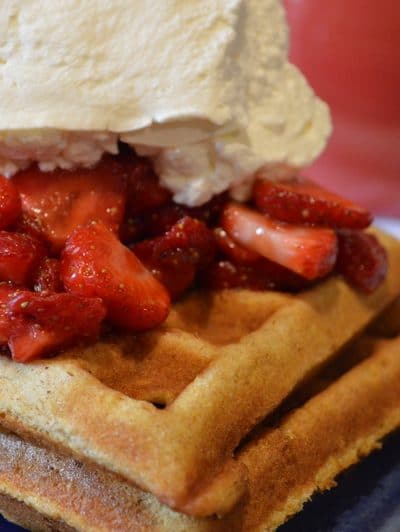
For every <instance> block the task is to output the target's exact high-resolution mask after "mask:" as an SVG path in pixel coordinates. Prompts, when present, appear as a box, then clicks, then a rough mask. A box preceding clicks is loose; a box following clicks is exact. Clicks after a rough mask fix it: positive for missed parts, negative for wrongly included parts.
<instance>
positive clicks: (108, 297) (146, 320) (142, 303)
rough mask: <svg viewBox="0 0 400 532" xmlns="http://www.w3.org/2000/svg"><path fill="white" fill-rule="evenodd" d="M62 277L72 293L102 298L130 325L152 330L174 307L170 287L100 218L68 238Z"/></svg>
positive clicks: (115, 318) (112, 314)
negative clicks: (144, 264)
mask: <svg viewBox="0 0 400 532" xmlns="http://www.w3.org/2000/svg"><path fill="white" fill-rule="evenodd" d="M61 278H62V280H63V283H64V286H65V288H66V289H67V290H68V291H69V292H71V293H73V294H76V295H81V296H85V297H100V298H101V299H102V300H103V301H104V303H105V305H106V307H107V312H108V314H107V315H108V318H109V319H110V320H111V321H112V322H113V323H114V324H115V325H118V326H120V327H123V328H125V329H128V330H133V331H140V330H145V329H151V328H152V327H155V326H157V325H159V324H160V323H162V322H163V321H164V320H165V319H166V317H167V315H168V312H169V306H170V300H169V296H168V293H167V291H166V290H165V288H164V287H163V286H162V285H161V284H160V283H159V282H158V281H157V280H156V279H155V278H154V277H153V275H151V273H150V272H149V271H148V270H147V269H146V268H145V267H144V266H143V264H142V263H141V262H140V261H139V259H138V258H137V257H136V256H135V255H134V254H133V253H132V252H131V251H130V250H129V249H128V248H126V247H125V246H123V245H122V244H121V242H120V241H119V240H118V239H117V237H116V236H115V235H114V234H113V233H112V232H111V231H110V229H108V228H107V227H106V226H105V225H104V224H103V223H101V222H97V223H95V222H92V223H90V224H88V225H86V226H84V227H79V228H77V229H76V230H75V231H74V232H73V233H72V235H71V236H70V237H69V238H68V240H67V242H66V245H65V249H64V251H63V254H62V260H61Z"/></svg>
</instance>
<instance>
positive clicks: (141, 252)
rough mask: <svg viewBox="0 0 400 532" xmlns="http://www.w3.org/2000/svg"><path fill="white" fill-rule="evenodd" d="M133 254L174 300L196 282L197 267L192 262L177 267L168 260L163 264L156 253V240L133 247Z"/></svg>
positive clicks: (146, 241)
mask: <svg viewBox="0 0 400 532" xmlns="http://www.w3.org/2000/svg"><path fill="white" fill-rule="evenodd" d="M161 238H162V237H161ZM133 252H134V253H135V255H136V256H137V257H138V259H140V261H141V262H142V263H143V264H144V265H145V266H146V268H147V269H148V270H149V271H150V272H151V273H152V275H154V277H155V278H156V279H158V280H159V281H160V283H162V284H163V286H165V288H166V289H167V290H168V293H169V295H170V296H171V299H173V300H175V299H177V298H178V297H179V296H181V295H182V294H183V293H184V292H185V291H186V290H187V289H188V288H189V286H190V285H191V284H192V283H193V281H194V278H195V276H196V266H195V265H194V264H191V263H190V262H189V263H188V262H183V263H180V264H178V263H177V264H175V265H174V264H172V263H171V262H170V261H168V260H167V261H165V262H163V260H162V259H159V258H158V257H157V254H156V253H155V252H154V240H145V241H144V242H140V243H139V244H137V245H136V246H134V247H133Z"/></svg>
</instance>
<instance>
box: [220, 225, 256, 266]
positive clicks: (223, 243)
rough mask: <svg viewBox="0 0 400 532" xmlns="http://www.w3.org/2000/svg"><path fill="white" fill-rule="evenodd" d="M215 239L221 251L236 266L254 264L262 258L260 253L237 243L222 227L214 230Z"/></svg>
mask: <svg viewBox="0 0 400 532" xmlns="http://www.w3.org/2000/svg"><path fill="white" fill-rule="evenodd" d="M214 237H215V240H216V242H217V245H218V248H219V249H220V251H221V252H222V253H223V254H224V255H226V256H227V257H228V258H229V259H231V260H232V262H234V263H235V264H253V263H254V262H256V261H257V260H258V259H259V258H260V254H259V253H256V252H255V251H251V250H250V249H248V248H245V247H243V246H240V245H239V244H238V243H237V242H235V240H233V238H231V237H230V236H229V235H228V233H227V232H226V231H225V229H222V227H216V228H215V229H214Z"/></svg>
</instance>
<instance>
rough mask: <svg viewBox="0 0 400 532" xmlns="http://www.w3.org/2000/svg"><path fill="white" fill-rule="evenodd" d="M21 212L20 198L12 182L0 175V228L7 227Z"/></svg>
mask: <svg viewBox="0 0 400 532" xmlns="http://www.w3.org/2000/svg"><path fill="white" fill-rule="evenodd" d="M20 214H21V198H20V196H19V193H18V190H17V189H16V187H15V185H14V183H12V182H11V181H10V180H9V179H6V178H5V177H3V176H0V229H7V228H8V227H10V226H11V225H13V223H14V222H15V221H16V220H17V218H18V217H19V216H20Z"/></svg>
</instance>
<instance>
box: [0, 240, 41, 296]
mask: <svg viewBox="0 0 400 532" xmlns="http://www.w3.org/2000/svg"><path fill="white" fill-rule="evenodd" d="M44 253H45V249H44V247H43V245H42V243H41V242H39V241H38V240H36V239H35V238H33V237H31V236H29V235H22V234H18V233H8V232H6V231H0V281H11V282H13V283H16V284H18V285H24V286H29V285H30V284H31V281H32V278H33V275H34V273H35V270H36V268H37V266H38V264H39V262H40V261H41V260H42V258H43V256H44Z"/></svg>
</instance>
